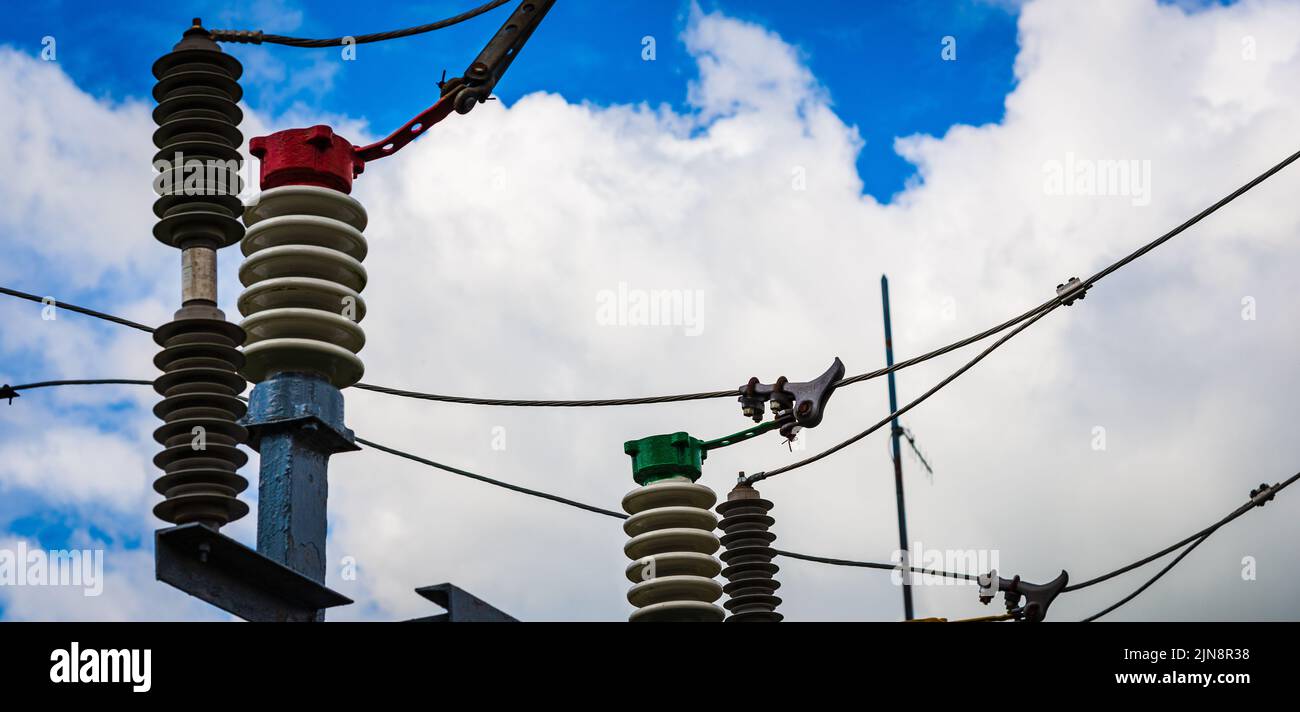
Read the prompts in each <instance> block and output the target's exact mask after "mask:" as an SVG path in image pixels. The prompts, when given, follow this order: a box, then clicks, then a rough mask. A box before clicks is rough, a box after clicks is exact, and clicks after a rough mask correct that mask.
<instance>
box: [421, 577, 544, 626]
mask: <svg viewBox="0 0 1300 712" xmlns="http://www.w3.org/2000/svg"><path fill="white" fill-rule="evenodd" d="M415 592H416V593H418V594H420V595H421V596H423V597H425V598H427V599H428V600H430V601H433V603H434V604H436V605H438V606H440V607H442V608H445V609H446V610H447V612H446V613H440V614H438V615H436V616H427V617H425V618H412V619H411V620H409V621H406V622H407V623H518V622H519V621H518V620H517V619H516V618H514V617H513V616H511V615H509V614H507V613H504V612H502V611H501V610H500V609H498V608H496V607H495V606H493V605H492V604H490V603H488V602H487V601H484V600H483V599H481V598H479V597H478V596H475V595H474V594H472V593H470V592H469V591H466V590H465V589H463V588H461V587H459V586H455V585H452V584H449V583H440V584H438V585H436V586H424V587H422V588H417V589H415Z"/></svg>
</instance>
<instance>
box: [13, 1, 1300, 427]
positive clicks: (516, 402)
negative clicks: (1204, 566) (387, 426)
mask: <svg viewBox="0 0 1300 712" xmlns="http://www.w3.org/2000/svg"><path fill="white" fill-rule="evenodd" d="M489 9H491V8H489ZM1297 159H1300V151H1297V152H1295V153H1292V154H1291V155H1290V156H1287V157H1286V158H1284V159H1282V160H1281V161H1280V162H1278V163H1277V164H1275V165H1274V166H1273V167H1272V168H1269V169H1268V170H1266V171H1264V172H1263V173H1261V174H1259V175H1258V176H1256V177H1255V178H1254V179H1252V180H1251V181H1250V182H1248V183H1246V184H1245V185H1243V186H1241V187H1240V188H1238V189H1236V190H1234V191H1233V192H1231V193H1229V194H1228V195H1226V196H1224V197H1223V198H1220V199H1219V200H1218V201H1217V202H1215V203H1214V204H1212V205H1210V206H1209V207H1207V208H1205V209H1204V210H1202V211H1201V212H1199V213H1197V214H1196V215H1193V216H1192V217H1190V218H1188V219H1187V220H1186V221H1185V222H1183V223H1182V224H1181V225H1179V226H1177V227H1175V228H1174V229H1172V230H1170V231H1169V232H1166V233H1165V234H1163V235H1161V236H1159V237H1157V238H1155V239H1154V240H1151V241H1150V242H1148V243H1146V244H1145V245H1142V246H1141V247H1139V248H1138V249H1136V250H1134V251H1133V252H1130V253H1129V254H1127V255H1125V256H1124V257H1122V258H1120V259H1119V260H1116V261H1115V262H1112V263H1111V264H1109V265H1107V266H1106V267H1105V268H1103V269H1102V270H1100V271H1098V272H1097V273H1096V274H1094V275H1093V276H1091V277H1089V278H1088V279H1086V280H1083V281H1082V282H1080V283H1079V284H1077V285H1076V286H1075V287H1074V288H1073V289H1071V290H1070V291H1069V292H1067V293H1066V295H1061V294H1058V295H1057V296H1055V297H1053V298H1052V299H1049V300H1047V301H1045V302H1043V303H1042V304H1040V305H1038V306H1036V307H1034V308H1033V309H1030V310H1028V311H1026V312H1024V313H1022V314H1020V315H1018V316H1015V317H1012V318H1011V319H1008V320H1006V321H1004V322H1002V323H1001V324H998V325H996V326H994V327H991V328H989V329H985V330H984V331H981V332H979V333H977V334H972V335H970V336H968V337H966V338H964V339H960V340H958V341H954V342H952V343H950V344H947V345H945V346H941V347H939V348H937V349H934V350H933V351H929V352H926V353H923V354H921V355H919V356H915V357H912V358H910V359H905V360H903V361H899V362H898V363H895V364H894V365H893V366H890V367H887V368H881V369H877V370H875V371H868V372H867V373H861V374H858V375H856V376H850V377H847V378H844V379H842V380H841V381H840V382H839V383H837V384H836V386H837V387H838V386H847V385H852V384H854V383H859V382H861V381H867V380H871V379H873V378H879V377H881V376H884V375H887V374H889V373H893V372H895V371H899V370H902V369H904V368H908V367H910V366H915V365H917V364H919V363H923V362H925V361H929V360H930V359H932V358H936V357H938V356H942V355H944V354H946V353H949V352H951V351H954V350H956V349H960V348H963V347H965V346H969V345H970V344H973V343H975V342H977V341H983V340H984V339H987V338H988V337H990V336H993V335H994V334H998V333H1001V332H1003V331H1006V330H1007V329H1010V328H1011V327H1013V326H1017V325H1019V324H1022V323H1024V322H1025V321H1026V320H1029V319H1035V318H1037V317H1039V316H1041V315H1042V314H1043V313H1045V312H1046V311H1048V310H1050V309H1054V308H1055V307H1056V306H1058V305H1060V304H1061V303H1063V296H1066V297H1068V296H1071V295H1072V296H1073V297H1079V298H1081V297H1082V295H1083V294H1084V292H1086V291H1087V290H1088V288H1090V287H1091V286H1092V285H1094V284H1096V283H1097V282H1099V281H1101V280H1102V279H1104V278H1105V277H1107V276H1109V275H1110V274H1112V273H1114V272H1115V271H1116V270H1118V269H1120V268H1122V267H1124V266H1125V265H1128V264H1129V263H1131V262H1133V261H1134V260H1136V259H1138V258H1139V257H1141V256H1143V255H1145V254H1146V253H1148V252H1150V251H1151V250H1154V249H1155V248H1157V247H1159V246H1160V245H1162V244H1164V243H1166V242H1168V241H1169V240H1171V239H1173V238H1174V237H1176V236H1178V235H1179V234H1181V233H1183V232H1184V231H1186V230H1187V229H1188V228H1190V227H1192V226H1193V225H1195V224H1196V223H1198V222H1200V221H1201V220H1204V219H1205V218H1207V217H1209V216H1210V215H1212V214H1214V213H1215V212H1216V211H1218V210H1219V209H1220V208H1222V207H1223V206H1225V205H1227V204H1228V203H1231V202H1232V201H1234V200H1236V199H1237V198H1239V197H1241V196H1242V195H1243V194H1245V193H1246V192H1247V191H1249V190H1250V189H1252V188H1254V187H1255V186H1257V185H1259V184H1260V183H1263V182H1264V181H1265V180H1268V179H1269V178H1271V177H1272V176H1273V175H1274V174H1276V173H1277V172H1278V171H1280V170H1282V169H1283V168H1286V167H1287V166H1289V165H1291V164H1292V163H1294V162H1295V161H1296V160H1297ZM0 293H3V294H8V295H10V296H14V297H19V298H21V299H29V300H31V301H35V302H44V299H43V298H42V297H39V296H36V295H34V294H27V293H26V292H19V291H17V290H13V289H8V288H5V287H0ZM59 306H60V307H62V308H65V309H68V310H70V311H75V312H79V313H81V314H86V315H87V316H93V317H96V318H99V319H105V320H107V321H111V322H115V323H118V324H122V325H124V326H129V327H131V328H133V329H139V330H141V331H146V332H150V333H152V332H153V328H152V327H148V326H145V325H143V324H139V323H136V322H133V321H129V320H127V319H123V318H121V317H116V316H113V315H111V314H105V313H103V312H99V311H95V310H93V309H87V308H85V307H78V306H75V305H72V304H65V303H61V302H60V303H59ZM357 387H358V388H363V389H366V390H371V391H375V392H377V393H385V394H388V395H395V396H401V397H404V398H416V399H420V400H429V401H439V402H444V403H463V404H468V405H488V406H511V407H541V408H564V407H592V406H618V405H646V404H652V403H674V402H680V401H691V400H705V399H709V398H726V397H728V396H735V395H737V394H738V393H739V389H738V388H731V389H727V390H718V391H702V392H699V393H683V394H678V395H666V396H647V397H640V398H609V399H598V400H590V399H588V400H525V399H495V398H473V397H467V396H448V395H441V394H437V393H423V392H419V391H410V390H401V389H397V388H388V387H385V386H374V385H370V384H357ZM900 412H901V411H900Z"/></svg>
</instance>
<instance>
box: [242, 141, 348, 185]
mask: <svg viewBox="0 0 1300 712" xmlns="http://www.w3.org/2000/svg"><path fill="white" fill-rule="evenodd" d="M248 151H249V153H252V154H253V155H254V156H256V157H257V158H258V159H259V160H261V162H262V168H261V172H260V176H261V182H262V190H270V189H271V188H279V187H281V186H285V185H316V186H320V187H322V188H330V189H333V190H337V191H339V192H340V193H351V192H352V179H353V178H355V177H357V176H359V175H361V172H362V171H363V170H365V166H366V164H365V162H364V161H362V160H361V159H360V158H358V157H357V154H356V148H355V147H354V146H353V145H352V142H350V141H348V140H347V139H345V138H343V137H342V136H339V135H338V134H336V133H334V130H333V129H331V128H330V127H328V126H312V127H311V128H307V129H286V130H284V131H277V132H275V133H273V134H271V135H270V136H258V137H256V138H254V139H253V140H252V141H249V142H248Z"/></svg>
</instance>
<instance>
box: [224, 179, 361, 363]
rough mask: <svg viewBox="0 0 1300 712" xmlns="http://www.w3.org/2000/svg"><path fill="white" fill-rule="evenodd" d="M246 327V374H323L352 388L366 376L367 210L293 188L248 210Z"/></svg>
mask: <svg viewBox="0 0 1300 712" xmlns="http://www.w3.org/2000/svg"><path fill="white" fill-rule="evenodd" d="M244 224H245V225H247V226H248V231H247V233H245V235H244V239H243V241H242V242H241V243H240V248H241V249H242V250H243V253H244V263H243V264H242V265H240V267H239V281H240V282H241V283H243V285H244V291H243V293H242V294H240V295H239V312H240V313H241V314H243V315H244V317H245V318H244V321H243V322H241V323H240V326H241V327H243V329H244V331H245V332H247V333H248V340H247V341H246V342H245V344H244V358H245V361H246V363H245V365H244V368H243V370H242V371H241V373H242V374H243V375H244V377H245V378H247V379H248V380H250V381H253V382H255V383H258V382H261V381H264V380H266V379H267V378H269V377H270V376H271V375H272V374H275V373H280V372H286V371H293V372H306V373H318V374H320V375H322V376H324V377H325V378H327V379H328V380H329V381H330V383H332V384H333V385H334V386H335V387H338V388H346V387H348V386H350V385H352V384H354V383H356V382H357V381H359V380H361V376H362V374H363V373H364V371H365V367H364V366H363V365H362V363H361V359H360V358H358V357H357V355H356V354H357V352H358V351H360V350H361V347H362V346H364V345H365V342H366V335H365V332H363V331H362V330H361V326H360V325H358V323H357V322H359V321H361V319H362V317H364V316H365V313H366V303H365V301H364V300H362V298H361V290H362V289H363V288H365V286H366V268H365V267H362V266H361V261H362V260H364V259H365V257H366V250H367V245H366V238H365V237H363V236H362V234H361V231H362V230H364V229H365V227H366V210H365V208H363V207H361V203H359V202H357V200H356V199H355V198H353V197H351V196H349V195H346V194H344V193H340V192H338V191H337V190H330V189H329V188H319V187H316V186H309V185H289V186H283V187H280V188H272V189H271V190H267V191H265V192H263V193H262V194H261V196H260V198H259V200H258V201H257V203H256V204H254V205H251V206H249V207H247V208H246V209H245V210H244Z"/></svg>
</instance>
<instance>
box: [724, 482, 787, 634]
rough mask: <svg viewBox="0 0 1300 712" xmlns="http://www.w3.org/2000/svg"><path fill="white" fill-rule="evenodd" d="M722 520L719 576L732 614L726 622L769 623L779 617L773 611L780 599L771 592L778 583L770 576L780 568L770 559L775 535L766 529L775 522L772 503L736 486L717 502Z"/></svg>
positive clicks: (773, 553) (777, 586)
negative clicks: (724, 565) (722, 579)
mask: <svg viewBox="0 0 1300 712" xmlns="http://www.w3.org/2000/svg"><path fill="white" fill-rule="evenodd" d="M717 509H718V514H721V515H722V520H721V521H720V522H718V528H719V529H721V530H722V532H723V534H722V546H723V548H724V549H725V550H724V551H723V552H722V562H723V563H724V564H726V568H724V569H723V570H722V576H723V577H724V578H726V579H727V584H726V585H725V586H723V587H722V590H723V591H724V592H725V593H726V594H727V602H726V603H724V604H723V606H725V607H726V609H727V610H728V611H730V613H731V615H729V616H727V622H728V623H732V622H736V623H748V622H772V623H775V622H777V621H780V620H781V619H782V617H783V616H782V615H781V614H780V613H777V612H776V607H777V606H779V605H781V599H780V598H777V597H776V596H774V595H773V593H774V592H775V591H776V589H777V588H779V587H780V586H781V584H780V583H779V582H778V581H777V580H776V579H774V578H773V576H774V575H775V574H776V572H777V571H778V570H779V567H777V565H776V564H774V563H772V559H773V558H774V557H775V556H776V551H775V550H774V549H773V548H772V542H773V541H776V535H775V534H773V533H772V532H771V531H769V529H770V528H771V526H772V524H773V522H774V521H775V520H774V519H772V517H771V516H770V515H769V514H768V512H769V511H771V510H772V502H771V501H769V500H766V499H763V498H762V497H760V496H759V494H758V490H756V489H754V488H753V487H750V486H748V485H743V484H741V485H736V487H735V489H733V490H731V492H730V493H729V494H728V495H727V501H725V502H723V503H722V504H719V505H718V507H717Z"/></svg>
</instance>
